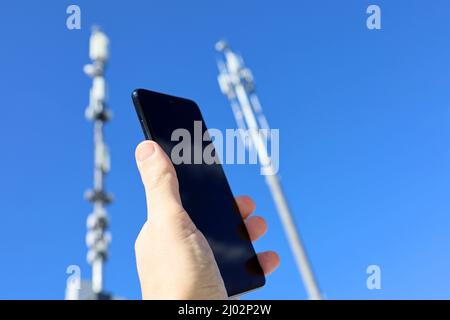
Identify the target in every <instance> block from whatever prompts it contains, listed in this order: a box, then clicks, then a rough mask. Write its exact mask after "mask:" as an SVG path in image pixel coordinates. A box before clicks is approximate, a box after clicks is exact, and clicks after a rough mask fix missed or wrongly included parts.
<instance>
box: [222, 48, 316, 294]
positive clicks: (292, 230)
mask: <svg viewBox="0 0 450 320" xmlns="http://www.w3.org/2000/svg"><path fill="white" fill-rule="evenodd" d="M216 50H217V51H219V52H220V53H222V54H223V59H220V60H219V61H218V67H219V72H220V73H219V76H218V81H219V85H220V89H221V90H222V93H223V94H225V95H226V96H227V98H228V100H229V102H230V104H231V108H232V110H233V113H234V116H235V119H236V122H237V125H238V127H239V128H240V129H243V130H248V132H249V136H250V143H251V145H250V146H251V147H252V148H255V150H256V152H257V155H258V159H259V162H260V164H261V170H262V172H263V173H264V175H265V178H266V182H267V184H268V186H269V189H270V192H271V193H272V197H273V200H274V201H275V204H276V207H277V209H278V214H279V216H280V219H281V222H282V224H283V227H284V231H285V232H286V235H287V238H288V240H289V244H290V246H291V250H292V253H293V255H294V258H295V261H296V263H297V267H298V270H299V272H300V275H301V277H302V279H303V282H304V285H305V288H306V291H307V293H308V296H309V299H311V300H319V299H322V295H321V293H320V290H319V287H318V285H317V282H316V279H315V277H314V274H313V271H312V269H311V265H310V263H309V261H308V257H307V254H306V251H305V248H304V246H303V244H302V241H301V238H300V235H299V232H298V230H297V228H296V226H295V224H294V219H293V217H292V213H291V211H290V209H289V207H288V204H287V201H286V198H285V195H284V193H283V190H282V188H281V184H280V180H279V177H278V175H277V174H276V170H275V168H274V165H273V163H272V161H271V158H270V156H269V153H268V150H267V144H266V142H265V141H266V137H265V136H264V132H268V129H269V125H268V123H267V120H266V118H265V116H264V114H263V112H262V108H261V104H260V103H259V99H258V97H257V95H256V92H255V86H254V82H253V76H252V73H251V71H250V69H248V68H246V67H245V66H244V62H243V59H242V57H241V56H239V55H237V54H236V53H234V52H233V51H232V50H231V49H230V47H229V46H228V44H227V43H226V42H224V41H219V42H218V43H217V44H216ZM260 129H263V130H260ZM264 129H265V130H264ZM243 143H244V145H246V146H247V147H249V145H248V144H247V143H246V141H243Z"/></svg>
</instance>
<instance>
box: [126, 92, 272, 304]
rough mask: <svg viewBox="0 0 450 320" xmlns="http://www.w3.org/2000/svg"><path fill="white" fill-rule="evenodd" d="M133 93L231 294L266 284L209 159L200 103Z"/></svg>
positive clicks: (210, 150)
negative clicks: (166, 157) (165, 155)
mask: <svg viewBox="0 0 450 320" xmlns="http://www.w3.org/2000/svg"><path fill="white" fill-rule="evenodd" d="M132 96H133V102H134V105H135V107H136V111H137V113H138V116H139V120H140V121H141V125H142V128H143V130H144V133H145V136H146V138H147V139H151V140H154V141H156V142H157V143H158V144H159V145H160V146H161V147H162V149H163V150H164V151H165V152H166V153H167V155H168V156H169V157H170V158H171V159H172V162H173V163H174V167H175V170H176V173H177V177H178V181H179V188H180V196H181V200H182V203H183V207H184V209H185V210H186V211H187V213H188V214H189V216H190V217H191V219H192V221H193V222H194V223H195V225H196V226H197V228H198V229H199V230H200V231H201V232H202V233H203V234H204V236H205V238H206V239H207V241H208V243H209V245H210V246H211V249H212V251H213V253H214V256H215V259H216V261H217V264H218V267H219V270H220V273H221V275H222V278H223V280H224V283H225V287H226V289H227V292H228V295H229V296H233V295H236V294H240V293H243V292H246V291H250V290H252V289H255V288H258V287H261V286H263V285H264V284H265V277H264V274H263V271H262V269H261V266H260V265H259V262H258V259H257V257H256V254H255V251H254V249H253V245H252V243H251V241H250V239H249V236H248V233H247V230H246V227H245V225H244V222H243V220H242V217H241V215H240V213H239V210H238V207H237V205H236V202H235V200H234V197H233V194H232V192H231V189H230V186H229V184H228V181H227V179H226V176H225V173H224V171H223V168H222V165H221V164H220V163H218V161H215V162H213V163H211V161H210V159H211V158H209V160H208V159H207V158H208V155H212V156H216V155H215V154H214V153H215V150H214V149H213V148H214V147H213V145H212V141H211V139H210V138H209V135H208V134H207V133H206V135H205V132H206V131H207V128H206V125H205V123H204V121H203V117H202V115H201V113H200V110H199V108H198V106H197V104H196V103H195V102H193V101H191V100H187V99H183V98H177V97H173V96H169V95H165V94H161V93H156V92H152V91H148V90H144V89H138V90H135V91H134V92H133V95H132ZM200 128H201V129H200ZM177 129H181V131H180V130H178V132H179V133H180V132H181V133H184V134H185V135H184V136H183V144H184V146H187V143H190V144H191V145H190V148H181V149H180V146H181V145H180V143H181V140H182V139H181V138H180V135H178V134H175V135H174V136H173V133H174V132H175V130H177ZM186 133H189V134H190V137H191V139H190V142H189V141H186V137H187V135H186ZM200 136H201V137H200ZM177 137H178V138H179V139H176V138H177ZM174 148H175V149H176V150H177V152H176V153H174V154H172V152H173V151H175V150H174ZM186 152H187V153H188V154H186ZM200 155H206V157H205V158H203V157H201V158H202V159H199V156H200ZM173 156H175V157H176V158H177V159H174V158H173ZM180 162H181V163H180Z"/></svg>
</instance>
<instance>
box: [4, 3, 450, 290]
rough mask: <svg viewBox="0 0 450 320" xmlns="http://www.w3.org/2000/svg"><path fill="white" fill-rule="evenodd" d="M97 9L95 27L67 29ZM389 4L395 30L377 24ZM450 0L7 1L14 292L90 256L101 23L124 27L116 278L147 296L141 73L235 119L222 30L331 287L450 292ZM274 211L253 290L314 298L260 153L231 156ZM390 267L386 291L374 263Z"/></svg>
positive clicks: (241, 180) (7, 266)
mask: <svg viewBox="0 0 450 320" xmlns="http://www.w3.org/2000/svg"><path fill="white" fill-rule="evenodd" d="M73 3H75V4H78V5H79V6H80V7H81V14H82V29H81V30H73V31H69V30H67V29H66V24H65V22H66V17H67V15H66V12H65V11H66V8H67V6H68V5H70V4H73ZM373 3H374V4H378V5H380V7H381V10H382V30H380V31H369V30H368V29H367V28H366V18H367V15H366V13H365V12H366V8H367V6H368V5H369V4H373ZM449 14H450V3H449V2H448V1H445V0H435V1H424V0H422V1H418V0H415V1H406V0H402V1H400V0H398V1H374V2H369V1H363V0H359V1H356V0H346V1H332V0H329V1H323V0H320V1H319V0H315V1H276V2H275V1H270V2H269V1H256V0H248V1H236V0H229V1H207V0H203V1H197V0H193V1H181V0H179V1H167V0H165V1H132V0H129V1H126V2H119V1H117V2H114V1H75V2H68V1H58V2H51V1H47V2H46V3H43V2H36V1H14V2H12V1H8V2H6V1H4V2H2V3H1V4H0V39H1V44H2V45H1V50H0V97H1V100H0V108H1V117H0V146H1V150H2V152H1V157H0V214H1V223H0V252H1V255H0V262H1V263H0V298H19V299H22V298H24V299H34V298H38V299H60V298H63V297H64V289H65V281H66V274H65V271H66V267H67V266H68V265H71V264H78V265H80V267H81V270H82V276H83V277H89V276H90V270H89V267H88V265H87V263H86V262H85V254H86V246H85V242H84V236H85V228H86V227H85V221H86V216H87V215H88V214H89V213H90V212H91V206H90V205H89V203H87V202H85V201H84V199H83V192H84V190H85V189H87V188H88V187H90V186H91V184H92V153H93V151H92V125H91V123H89V122H87V121H86V120H85V119H84V109H85V107H86V105H87V103H88V90H89V87H90V79H89V78H88V77H86V76H85V75H84V74H83V72H82V66H83V65H84V64H86V63H88V62H89V59H88V38H89V34H90V26H91V25H92V24H98V25H100V26H101V27H102V28H103V30H104V31H105V32H106V33H107V34H108V36H109V37H110V39H111V61H110V65H109V67H108V71H107V81H108V84H109V91H110V93H109V96H110V107H111V109H112V111H113V113H114V119H113V121H112V122H111V123H110V124H108V126H107V129H106V139H107V142H108V144H109V145H110V149H111V152H112V171H111V174H110V175H109V176H108V178H107V186H108V189H109V190H110V191H111V192H113V193H114V195H115V202H114V204H113V205H112V206H111V207H109V213H110V215H111V232H112V235H113V242H112V245H111V260H110V261H109V263H108V265H107V269H106V288H107V289H108V290H110V291H112V292H113V293H115V294H117V295H120V296H122V297H126V298H130V299H136V298H139V297H140V293H139V284H138V278H137V273H136V270H135V264H134V251H133V244H134V239H135V237H136V235H137V233H138V231H139V229H140V226H141V225H142V223H143V222H144V219H145V217H146V212H145V201H144V193H143V188H142V186H141V182H140V180H139V176H138V172H137V169H136V168H135V163H134V148H135V145H136V144H137V143H138V142H139V141H140V140H141V139H142V132H141V129H140V127H139V125H138V122H137V120H136V115H135V114H134V110H133V107H132V103H131V100H130V92H131V91H132V90H133V89H134V88H136V87H145V88H149V89H153V90H156V91H162V92H167V93H171V94H174V95H179V96H184V97H188V98H191V99H194V100H196V101H197V102H198V104H199V105H200V106H201V108H202V111H203V113H204V116H205V118H206V121H207V124H208V126H209V127H214V128H219V129H226V128H233V127H234V126H235V123H234V118H233V115H232V112H231V110H230V108H229V106H228V103H227V101H226V99H225V97H224V96H223V95H222V94H221V93H220V90H219V88H218V85H217V81H216V76H217V70H216V65H215V58H216V56H215V52H214V43H215V42H216V41H217V40H219V39H221V38H225V39H227V40H228V41H229V42H230V43H231V45H232V46H233V47H234V48H235V49H236V50H237V51H238V52H240V53H241V54H242V55H243V56H244V58H245V61H246V63H247V65H248V66H249V67H250V68H251V69H252V71H253V73H254V75H255V79H256V85H257V90H258V93H259V97H260V100H261V102H262V104H263V107H264V110H265V114H266V116H267V118H268V120H269V122H270V124H271V126H272V127H273V128H279V129H280V140H281V146H280V150H281V151H280V152H281V155H280V165H281V166H280V174H281V179H282V183H283V185H284V187H285V190H286V193H287V195H288V198H289V201H290V204H291V207H292V210H293V212H294V213H295V216H296V220H297V223H298V226H299V227H300V230H301V233H302V236H303V238H304V241H305V243H306V246H307V249H308V251H309V256H310V258H311V261H312V264H313V266H314V270H315V272H316V275H317V278H318V280H319V282H320V286H321V288H322V291H323V292H324V294H325V295H326V297H328V298H331V299H346V298H357V299H382V298H385V299H392V298H412V299H417V298H438V299H443V298H449V297H450V293H449V292H450V290H449V288H450V277H449V271H448V270H450V233H449V232H448V230H449V225H450V214H449V213H450V200H449V199H450V197H449V190H450V141H449V136H450V125H449V123H450V89H449V88H450V26H449V24H448V16H449ZM225 169H226V172H227V175H228V178H229V181H230V184H231V186H232V189H233V191H234V193H235V194H249V195H251V196H253V197H254V198H255V200H256V202H257V212H258V214H261V215H263V216H264V217H265V218H266V219H267V221H268V223H269V232H268V233H267V236H266V237H265V238H264V239H262V240H260V241H258V242H257V243H256V248H257V249H259V250H266V249H274V250H277V251H278V252H279V253H280V255H281V258H282V264H281V267H280V269H279V270H278V271H277V272H276V273H274V274H273V275H272V276H270V277H269V279H268V283H267V285H266V287H265V288H264V289H262V290H259V291H257V292H254V293H252V294H249V295H248V296H247V297H248V298H255V299H261V298H263V299H268V298H274V299H282V298H287V299H304V298H306V294H305V291H304V288H303V286H302V284H301V281H300V278H299V276H298V274H297V273H296V268H295V265H294V262H293V260H292V258H291V255H290V251H289V247H288V245H287V242H286V239H285V236H284V234H283V232H282V227H281V224H280V222H279V220H278V217H277V214H276V211H275V208H274V205H273V203H272V201H271V198H270V194H269V192H268V190H267V187H266V186H265V183H264V179H263V177H262V176H260V175H259V168H258V167H257V166H237V165H234V166H233V165H227V166H226V168H225ZM371 264H376V265H379V266H380V268H381V272H382V273H381V285H382V289H381V290H368V289H367V288H366V278H367V274H366V268H367V266H368V265H371Z"/></svg>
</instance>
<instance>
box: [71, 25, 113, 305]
mask: <svg viewBox="0 0 450 320" xmlns="http://www.w3.org/2000/svg"><path fill="white" fill-rule="evenodd" d="M108 45H109V39H108V37H107V36H106V35H105V34H104V33H103V32H102V31H101V30H100V29H99V28H98V27H94V28H92V34H91V37H90V41H89V57H90V59H91V60H92V63H91V64H87V65H85V66H84V68H83V70H84V72H85V73H86V74H87V75H88V76H89V77H90V78H92V87H91V89H90V94H89V105H88V107H87V108H86V111H85V116H86V118H87V119H88V120H90V121H92V122H93V123H94V175H93V178H94V186H93V188H92V189H90V190H87V191H86V193H85V198H86V200H88V201H89V202H91V203H92V204H93V211H92V213H91V214H90V215H89V216H88V218H87V228H88V231H87V234H86V244H87V246H88V248H89V250H88V254H87V261H88V263H89V264H90V265H91V267H92V279H91V281H82V282H81V288H69V287H68V288H67V293H66V296H67V297H69V298H70V299H75V300H85V299H92V300H103V299H110V298H111V296H110V295H109V294H107V293H106V292H105V291H104V265H105V262H106V261H107V259H108V247H109V243H110V242H111V234H110V233H109V232H108V231H107V229H108V224H109V219H108V214H107V212H106V206H107V205H108V204H110V203H111V202H112V196H111V195H110V194H109V193H107V192H106V190H105V177H106V174H107V173H108V172H109V170H110V156H109V150H108V147H107V145H106V144H105V142H104V134H103V128H104V126H105V124H106V122H108V121H109V120H110V119H111V113H110V112H109V111H108V106H107V94H106V83H105V78H104V72H105V67H106V63H107V62H108V57H109V52H108Z"/></svg>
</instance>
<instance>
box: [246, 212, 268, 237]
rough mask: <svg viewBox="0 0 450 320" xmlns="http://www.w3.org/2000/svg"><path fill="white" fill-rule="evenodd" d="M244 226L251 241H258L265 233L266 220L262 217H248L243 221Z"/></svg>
mask: <svg viewBox="0 0 450 320" xmlns="http://www.w3.org/2000/svg"><path fill="white" fill-rule="evenodd" d="M245 226H246V227H247V232H248V235H249V236H250V240H251V241H256V240H258V239H259V238H261V237H262V236H263V235H264V234H265V233H266V232H267V224H266V220H264V218H263V217H259V216H254V217H250V218H248V219H247V220H245Z"/></svg>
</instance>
